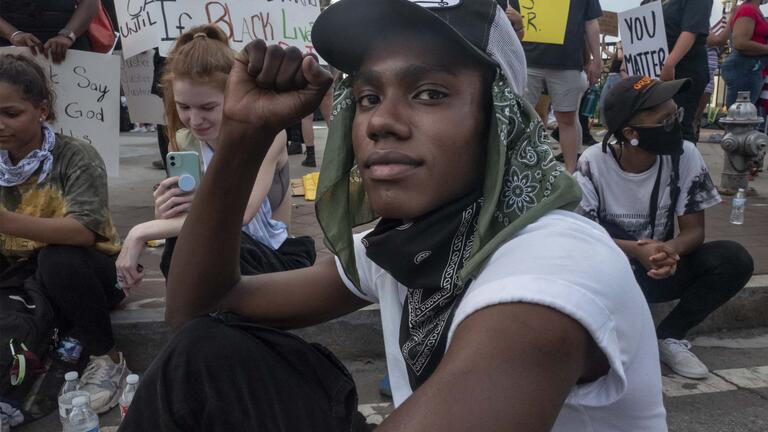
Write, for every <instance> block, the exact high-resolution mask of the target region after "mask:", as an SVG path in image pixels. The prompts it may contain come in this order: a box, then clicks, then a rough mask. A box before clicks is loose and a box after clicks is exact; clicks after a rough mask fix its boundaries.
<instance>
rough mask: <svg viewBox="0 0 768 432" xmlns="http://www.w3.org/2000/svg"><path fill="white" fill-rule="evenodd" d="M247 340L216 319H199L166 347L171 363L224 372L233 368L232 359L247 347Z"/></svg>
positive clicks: (187, 325) (179, 332)
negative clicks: (175, 360)
mask: <svg viewBox="0 0 768 432" xmlns="http://www.w3.org/2000/svg"><path fill="white" fill-rule="evenodd" d="M246 337H247V335H246V334H245V333H243V332H241V331H239V330H237V329H235V328H232V327H230V326H228V325H226V324H224V323H223V322H221V321H220V320H218V319H216V318H212V317H210V316H202V317H199V318H195V319H193V320H191V321H189V322H188V323H187V324H185V325H184V326H182V327H181V329H179V331H178V332H177V333H176V335H175V336H174V337H173V340H172V341H171V343H170V344H169V348H170V349H169V354H170V356H171V358H174V359H186V360H185V361H186V362H187V364H186V365H185V367H186V368H189V369H198V367H200V368H203V369H216V368H224V369H226V368H229V367H231V366H232V365H231V358H232V356H234V355H236V353H238V352H239V351H240V350H241V349H242V348H243V346H244V345H245V344H246V341H245V340H244V338H246ZM189 362H193V364H189ZM220 370H221V369H220Z"/></svg>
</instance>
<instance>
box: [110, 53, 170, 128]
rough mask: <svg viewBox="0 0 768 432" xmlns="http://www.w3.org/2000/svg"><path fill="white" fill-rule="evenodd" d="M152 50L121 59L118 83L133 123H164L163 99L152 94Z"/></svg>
mask: <svg viewBox="0 0 768 432" xmlns="http://www.w3.org/2000/svg"><path fill="white" fill-rule="evenodd" d="M153 57H154V50H150V51H146V52H143V53H141V54H139V55H136V56H133V57H131V58H128V59H124V60H123V64H122V66H123V67H122V68H121V69H120V84H121V85H122V87H123V94H124V95H125V98H126V100H127V101H128V113H129V114H130V115H131V121H133V122H134V123H150V124H165V116H164V115H163V113H164V109H163V100H162V99H161V98H160V96H158V95H156V94H152V78H153V76H154V73H155V64H154V61H153V60H154V59H153Z"/></svg>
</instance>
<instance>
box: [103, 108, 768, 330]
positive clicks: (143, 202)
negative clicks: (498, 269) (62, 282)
mask: <svg viewBox="0 0 768 432" xmlns="http://www.w3.org/2000/svg"><path fill="white" fill-rule="evenodd" d="M714 132H720V131H713V130H707V129H704V130H702V142H701V143H700V144H699V149H700V151H701V153H702V155H703V156H704V159H705V160H706V162H707V165H708V166H709V169H710V173H711V175H712V179H713V180H714V182H715V183H716V184H719V182H720V173H721V171H722V165H723V151H722V149H721V148H720V146H719V144H712V143H708V142H706V141H707V140H708V138H709V135H711V134H712V133H714ZM326 133H327V129H326V128H325V127H324V124H323V123H321V122H317V123H315V141H316V146H317V155H318V163H320V162H321V161H322V154H323V150H324V147H325V137H326ZM595 135H596V137H597V135H598V134H595ZM158 158H159V156H158V152H157V145H156V140H155V136H154V134H123V135H122V136H121V167H120V169H121V176H120V177H119V178H111V179H110V202H111V203H112V205H111V208H112V214H113V217H114V220H115V224H116V226H117V228H118V231H119V232H120V234H121V235H122V236H125V235H126V234H127V233H128V231H129V230H130V228H131V227H133V226H134V225H136V224H138V223H141V222H143V221H146V220H149V219H151V218H152V217H153V207H152V187H153V186H154V185H155V184H156V183H158V182H159V181H161V180H162V179H163V178H164V175H165V173H164V172H163V171H160V170H156V169H153V168H151V163H152V161H153V160H157V159H158ZM302 160H303V155H294V156H290V173H291V177H292V178H299V177H301V176H302V175H304V174H306V173H308V172H311V171H314V170H315V169H309V168H306V167H303V166H301V161H302ZM317 170H319V167H318V168H317ZM750 185H751V186H752V187H754V188H755V190H756V191H757V196H755V197H750V198H749V200H748V203H747V210H746V214H745V223H744V224H743V225H732V224H730V223H729V222H728V218H729V214H730V208H731V207H730V199H731V198H730V197H723V202H722V203H721V204H720V205H718V206H715V207H713V208H711V209H708V210H707V212H706V236H707V240H720V239H731V240H736V241H738V242H740V243H741V244H743V245H744V246H745V247H746V248H747V249H748V250H749V252H750V253H751V254H752V256H753V257H754V260H755V275H766V274H768V172H764V173H761V175H760V176H758V177H757V178H756V179H755V180H754V181H752V182H750ZM291 233H292V234H293V235H296V236H299V235H309V236H311V237H313V238H314V239H315V246H316V247H317V250H318V255H322V254H328V253H329V252H328V250H327V248H326V247H325V245H324V243H323V236H322V231H321V230H320V227H319V225H318V224H317V220H316V219H315V211H314V204H313V203H312V202H307V201H305V200H304V199H303V197H294V198H293V216H292V225H291ZM161 254H162V248H154V249H147V252H146V253H145V254H144V255H143V256H142V257H141V260H140V262H141V263H142V265H144V268H145V272H146V277H145V279H144V283H143V284H142V285H141V286H140V287H139V288H138V289H136V290H134V291H133V292H132V293H131V296H130V297H129V298H128V300H127V301H125V302H124V303H123V304H122V305H121V307H120V309H121V311H118V312H117V313H115V315H114V318H115V320H116V321H117V322H119V323H128V322H136V321H143V322H147V321H149V322H153V321H162V318H163V317H162V314H163V310H164V300H165V299H164V297H165V286H164V279H163V277H162V275H161V274H160V270H159V262H160V256H161ZM764 279H765V278H764ZM759 280H760V279H759V278H758V279H755V281H759ZM759 285H768V283H762V282H760V283H759Z"/></svg>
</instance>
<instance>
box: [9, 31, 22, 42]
mask: <svg viewBox="0 0 768 432" xmlns="http://www.w3.org/2000/svg"><path fill="white" fill-rule="evenodd" d="M19 33H24V32H23V31H21V30H16V31H15V32H13V33H11V36H10V37H9V38H8V42H13V38H15V37H16V36H17V35H18V34H19Z"/></svg>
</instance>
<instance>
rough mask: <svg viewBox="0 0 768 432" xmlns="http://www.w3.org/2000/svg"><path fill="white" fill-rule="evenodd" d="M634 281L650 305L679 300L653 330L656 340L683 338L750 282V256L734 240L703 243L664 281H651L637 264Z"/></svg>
mask: <svg viewBox="0 0 768 432" xmlns="http://www.w3.org/2000/svg"><path fill="white" fill-rule="evenodd" d="M633 267H634V268H635V278H637V282H638V283H639V284H640V288H642V290H643V294H645V298H646V300H648V302H649V303H661V302H667V301H672V300H676V299H680V302H679V303H678V304H677V305H676V306H675V308H674V309H673V310H672V312H670V313H669V315H667V317H666V318H664V319H663V320H662V321H661V323H659V326H658V327H657V328H656V335H657V337H658V338H659V339H666V338H673V339H684V338H685V335H686V334H687V333H688V331H689V330H690V329H692V328H693V327H694V326H696V325H697V324H699V323H700V322H702V321H704V318H706V317H707V316H708V315H709V314H711V313H712V312H714V311H715V310H716V309H717V308H719V307H720V306H722V305H723V304H724V303H725V302H727V301H728V300H729V299H730V298H731V297H733V296H734V295H736V293H738V292H739V290H741V289H742V288H744V286H745V285H746V284H747V282H749V279H750V277H751V276H752V271H753V269H754V263H753V262H752V256H750V255H749V252H747V250H746V249H744V247H743V246H741V245H740V244H738V243H736V242H733V241H726V240H721V241H713V242H709V243H704V244H703V245H701V246H700V247H699V248H698V249H696V250H695V251H693V252H691V253H690V254H688V255H685V256H683V257H680V261H679V262H678V264H677V272H676V273H675V274H674V275H673V276H670V277H668V278H666V279H658V280H657V279H652V278H650V277H648V275H647V274H646V270H645V269H644V268H643V266H642V265H640V264H639V263H638V262H636V261H634V262H633Z"/></svg>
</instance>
